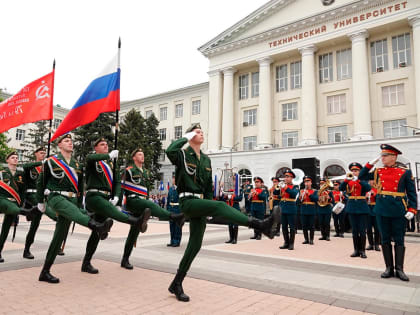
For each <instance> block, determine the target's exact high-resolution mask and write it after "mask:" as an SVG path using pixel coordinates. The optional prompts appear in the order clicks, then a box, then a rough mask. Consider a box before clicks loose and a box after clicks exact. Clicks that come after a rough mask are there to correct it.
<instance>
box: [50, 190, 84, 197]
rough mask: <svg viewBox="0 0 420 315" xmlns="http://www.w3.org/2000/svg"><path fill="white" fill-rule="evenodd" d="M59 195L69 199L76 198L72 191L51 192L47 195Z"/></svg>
mask: <svg viewBox="0 0 420 315" xmlns="http://www.w3.org/2000/svg"><path fill="white" fill-rule="evenodd" d="M53 193H54V194H59V195H62V196H65V197H69V198H77V193H75V192H74V191H51V192H50V193H49V194H47V195H51V194H53Z"/></svg>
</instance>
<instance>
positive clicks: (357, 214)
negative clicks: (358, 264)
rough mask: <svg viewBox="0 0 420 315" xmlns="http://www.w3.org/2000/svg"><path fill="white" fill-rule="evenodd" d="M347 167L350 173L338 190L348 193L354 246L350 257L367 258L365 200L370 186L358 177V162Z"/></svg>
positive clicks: (367, 209)
mask: <svg viewBox="0 0 420 315" xmlns="http://www.w3.org/2000/svg"><path fill="white" fill-rule="evenodd" d="M349 169H350V171H351V173H349V174H347V177H346V179H345V180H344V181H343V182H342V183H341V185H340V190H341V191H345V192H346V193H347V195H348V201H347V205H346V211H347V213H348V214H349V218H350V224H351V231H352V236H353V247H354V252H353V253H352V254H351V255H350V257H359V256H360V257H361V258H367V256H366V252H365V247H366V227H367V217H368V215H369V207H368V204H367V202H366V193H367V192H368V191H369V190H370V188H371V187H370V185H369V184H368V183H367V182H366V181H361V180H360V179H359V178H358V176H359V173H360V170H361V169H362V165H361V164H360V163H357V162H353V163H350V165H349Z"/></svg>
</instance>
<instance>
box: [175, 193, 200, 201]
mask: <svg viewBox="0 0 420 315" xmlns="http://www.w3.org/2000/svg"><path fill="white" fill-rule="evenodd" d="M183 197H195V198H200V199H203V194H196V193H192V192H182V193H180V194H179V198H183Z"/></svg>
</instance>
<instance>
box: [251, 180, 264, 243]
mask: <svg viewBox="0 0 420 315" xmlns="http://www.w3.org/2000/svg"><path fill="white" fill-rule="evenodd" d="M263 184H264V181H263V179H262V178H261V177H259V176H256V177H254V185H255V188H253V189H252V190H251V193H250V194H249V198H250V200H251V216H252V217H254V218H257V219H260V220H262V219H264V216H265V210H266V208H265V207H266V202H267V198H268V192H267V189H265V188H264V187H263ZM250 239H253V240H261V231H260V230H258V229H254V236H251V237H250Z"/></svg>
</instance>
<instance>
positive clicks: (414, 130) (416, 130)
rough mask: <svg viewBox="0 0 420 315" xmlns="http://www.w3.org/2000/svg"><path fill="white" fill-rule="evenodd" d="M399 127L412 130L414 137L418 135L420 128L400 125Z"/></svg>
mask: <svg viewBox="0 0 420 315" xmlns="http://www.w3.org/2000/svg"><path fill="white" fill-rule="evenodd" d="M400 127H406V128H411V129H413V134H414V135H417V134H420V128H417V127H413V126H409V125H400Z"/></svg>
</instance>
